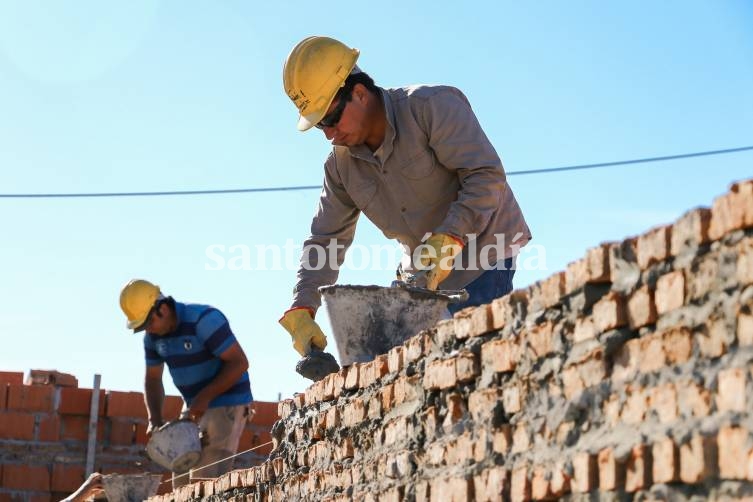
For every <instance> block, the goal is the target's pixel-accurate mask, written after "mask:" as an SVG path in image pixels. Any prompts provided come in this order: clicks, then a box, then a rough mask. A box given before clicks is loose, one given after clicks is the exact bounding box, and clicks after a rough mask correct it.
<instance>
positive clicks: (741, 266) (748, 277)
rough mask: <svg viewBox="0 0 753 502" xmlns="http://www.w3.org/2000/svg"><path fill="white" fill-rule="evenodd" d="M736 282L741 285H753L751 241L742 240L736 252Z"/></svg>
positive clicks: (752, 248) (752, 244)
mask: <svg viewBox="0 0 753 502" xmlns="http://www.w3.org/2000/svg"><path fill="white" fill-rule="evenodd" d="M736 275H737V280H738V282H739V283H740V284H741V285H743V286H747V285H748V284H753V239H752V238H747V239H744V240H743V241H742V242H740V244H739V245H738V250H737V271H736Z"/></svg>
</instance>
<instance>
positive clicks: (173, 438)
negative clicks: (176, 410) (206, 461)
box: [146, 420, 201, 472]
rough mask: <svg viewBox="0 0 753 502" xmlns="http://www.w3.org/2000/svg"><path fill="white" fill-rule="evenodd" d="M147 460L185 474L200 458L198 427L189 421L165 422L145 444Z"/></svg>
mask: <svg viewBox="0 0 753 502" xmlns="http://www.w3.org/2000/svg"><path fill="white" fill-rule="evenodd" d="M146 453H147V455H149V458H151V459H152V460H154V461H155V462H157V463H158V464H159V465H161V466H162V467H164V468H166V469H169V470H171V471H173V472H186V471H187V470H188V469H190V468H191V467H193V466H195V465H196V463H197V462H198V461H199V457H200V456H201V439H200V437H199V426H197V425H196V424H195V423H193V422H192V421H191V420H175V421H173V422H167V423H166V424H164V425H163V426H162V427H160V428H159V429H157V430H155V431H154V432H153V433H152V437H151V438H150V439H149V442H148V443H147V444H146Z"/></svg>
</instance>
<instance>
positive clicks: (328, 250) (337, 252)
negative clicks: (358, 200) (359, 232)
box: [291, 154, 360, 310]
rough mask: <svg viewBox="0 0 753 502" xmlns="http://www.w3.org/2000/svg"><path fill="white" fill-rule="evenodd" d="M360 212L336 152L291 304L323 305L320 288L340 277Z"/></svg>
mask: <svg viewBox="0 0 753 502" xmlns="http://www.w3.org/2000/svg"><path fill="white" fill-rule="evenodd" d="M359 214H360V211H359V209H358V208H357V207H356V205H355V204H354V203H353V200H352V199H351V198H350V196H349V195H348V193H347V192H346V191H345V187H344V186H343V184H342V182H341V180H340V177H339V175H338V173H337V165H336V160H335V155H334V154H332V155H330V156H329V158H328V159H327V161H326V162H325V165H324V184H323V186H322V193H321V195H320V196H319V203H318V206H317V209H316V212H315V214H314V218H313V220H312V222H311V235H310V236H309V238H308V239H306V241H305V242H304V243H303V253H302V255H301V264H300V266H299V268H298V274H297V281H296V285H295V288H294V289H293V303H292V305H291V308H294V307H311V308H313V309H315V310H316V309H317V308H319V306H320V305H321V295H320V294H319V291H318V288H319V287H320V286H325V285H328V284H334V283H335V281H337V276H338V273H339V269H340V266H341V265H342V263H343V261H344V260H345V252H346V251H347V249H348V247H350V245H351V243H352V242H353V236H354V235H355V230H356V223H357V221H358V216H359Z"/></svg>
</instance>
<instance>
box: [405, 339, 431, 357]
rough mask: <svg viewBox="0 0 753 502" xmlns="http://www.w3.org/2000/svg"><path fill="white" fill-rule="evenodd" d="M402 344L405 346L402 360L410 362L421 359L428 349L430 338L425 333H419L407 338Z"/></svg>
mask: <svg viewBox="0 0 753 502" xmlns="http://www.w3.org/2000/svg"><path fill="white" fill-rule="evenodd" d="M403 346H404V347H405V353H404V360H405V362H406V363H412V362H414V361H418V360H419V359H421V358H422V357H423V356H424V354H425V353H426V352H427V351H428V350H430V347H431V340H430V339H429V336H428V335H427V334H426V333H423V332H422V333H419V334H417V335H416V336H413V337H411V338H409V339H408V340H407V341H406V342H405V343H404V344H403Z"/></svg>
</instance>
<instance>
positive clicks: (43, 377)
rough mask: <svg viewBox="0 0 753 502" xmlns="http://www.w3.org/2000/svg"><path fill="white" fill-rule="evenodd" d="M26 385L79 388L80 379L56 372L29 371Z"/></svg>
mask: <svg viewBox="0 0 753 502" xmlns="http://www.w3.org/2000/svg"><path fill="white" fill-rule="evenodd" d="M26 385H54V386H56V387H78V379H77V378H76V377H75V376H73V375H71V374H69V373H61V372H59V371H55V370H29V375H28V376H27V377H26Z"/></svg>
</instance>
